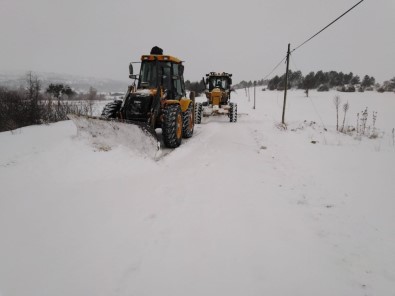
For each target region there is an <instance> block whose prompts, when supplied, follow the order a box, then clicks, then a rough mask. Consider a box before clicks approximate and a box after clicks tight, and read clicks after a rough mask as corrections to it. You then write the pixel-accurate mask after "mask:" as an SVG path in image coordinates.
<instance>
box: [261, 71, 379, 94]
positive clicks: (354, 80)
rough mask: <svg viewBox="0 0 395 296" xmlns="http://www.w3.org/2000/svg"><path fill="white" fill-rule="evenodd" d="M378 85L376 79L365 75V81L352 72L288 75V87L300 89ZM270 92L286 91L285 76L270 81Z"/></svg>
mask: <svg viewBox="0 0 395 296" xmlns="http://www.w3.org/2000/svg"><path fill="white" fill-rule="evenodd" d="M375 83H376V79H375V78H374V77H370V76H369V75H365V76H364V77H363V79H362V80H361V78H360V77H359V76H358V75H354V74H353V73H352V72H350V73H348V74H344V73H343V72H336V71H330V72H323V71H318V72H310V73H309V74H307V75H306V76H303V75H302V72H301V71H295V72H293V71H291V70H290V71H289V74H288V87H289V88H299V89H319V88H321V89H323V90H325V89H329V88H333V87H342V86H346V85H354V86H355V85H358V86H361V87H363V88H369V87H373V86H374V85H375ZM267 87H268V89H269V90H275V89H280V90H282V89H284V87H285V74H283V75H282V76H281V77H279V76H277V75H276V76H274V77H273V78H272V79H270V80H269V82H268V85H267Z"/></svg>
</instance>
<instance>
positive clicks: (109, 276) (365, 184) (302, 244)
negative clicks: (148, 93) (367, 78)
mask: <svg viewBox="0 0 395 296" xmlns="http://www.w3.org/2000/svg"><path fill="white" fill-rule="evenodd" d="M251 93H253V92H251ZM337 94H338V95H340V96H341V99H342V102H343V103H345V102H347V101H348V102H349V104H350V110H349V111H348V114H347V117H346V120H345V126H348V125H352V126H354V127H355V126H356V123H357V113H359V119H360V118H361V114H362V111H364V110H365V108H366V107H368V114H369V115H368V118H367V122H366V126H365V127H364V130H363V132H362V130H361V128H362V126H360V125H358V132H357V131H352V128H350V134H344V133H339V132H336V111H335V108H334V105H333V97H334V96H335V95H337ZM233 97H234V98H235V102H237V103H238V111H239V113H241V115H240V116H239V118H238V122H237V123H229V122H228V118H226V117H222V118H221V117H212V118H209V119H204V120H203V123H202V124H201V125H198V126H196V127H195V134H194V136H193V137H192V138H191V139H189V140H188V141H184V142H183V144H182V146H181V147H179V148H177V149H176V150H167V149H166V150H164V151H163V154H164V156H163V157H161V158H160V159H158V160H153V159H152V158H149V157H145V156H142V155H141V154H140V153H138V152H136V151H133V150H131V149H128V148H127V147H124V146H122V145H117V144H114V145H109V148H108V149H100V148H98V147H97V146H92V145H90V144H89V143H87V142H86V141H81V140H80V139H79V138H78V137H76V128H75V126H74V125H73V123H72V122H71V121H67V122H60V123H57V124H51V125H48V126H32V127H26V128H23V129H20V130H17V131H14V132H13V133H10V132H5V133H0V184H1V187H0V188H1V189H0V295H1V296H20V295H29V296H43V295H51V296H53V295H57V296H70V295H73V296H86V295H95V296H100V295H103V296H109V295H125V296H126V295H127V296H130V295H139V296H140V295H149V296H152V295H169V296H170V295H171V296H178V295H179V296H185V295H188V296H193V295H196V296H198V295H199V296H201V295H206V296H207V295H212V296H218V295H226V296H231V295H234V296H236V295H237V296H239V295H257V296H258V295H271V296H275V295H278V296H280V295H281V296H284V295H303V296H306V295H311V296H316V295H321V296H322V295H327V296H332V295H347V296H349V295H383V296H384V295H394V291H395V290H394V287H395V252H394V250H395V215H394V209H395V199H394V196H395V195H394V193H395V182H394V176H395V144H394V136H393V132H392V131H393V128H394V127H395V117H394V114H393V112H394V110H395V95H394V94H393V93H391V94H389V93H385V94H378V93H376V92H365V93H352V94H342V93H337V92H334V91H333V92H326V93H317V92H313V91H312V92H311V93H310V98H306V97H305V95H304V94H303V92H302V91H290V92H289V97H288V101H287V110H286V122H287V129H282V128H281V127H280V125H279V122H280V120H281V112H282V100H283V93H282V92H268V91H266V92H263V91H261V90H260V89H257V101H256V109H255V110H253V109H252V103H253V102H252V98H251V100H250V101H249V100H248V99H247V98H246V96H245V92H244V90H238V93H236V94H234V95H233ZM373 111H377V112H378V113H377V118H376V122H375V123H374V124H373V121H372V119H373V116H372V114H373V113H372V112H373ZM342 116H343V113H342V112H341V113H340V118H339V121H340V123H339V125H340V126H341V125H342V123H343V117H342ZM359 123H360V121H359ZM120 144H122V143H120Z"/></svg>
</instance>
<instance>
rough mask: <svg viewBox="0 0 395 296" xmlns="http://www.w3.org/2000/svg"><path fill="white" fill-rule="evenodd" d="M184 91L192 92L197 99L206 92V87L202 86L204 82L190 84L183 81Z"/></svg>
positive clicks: (187, 81)
mask: <svg viewBox="0 0 395 296" xmlns="http://www.w3.org/2000/svg"><path fill="white" fill-rule="evenodd" d="M185 89H186V90H189V91H194V92H195V95H196V96H197V97H198V96H200V95H201V94H202V93H204V92H205V90H206V85H205V84H204V80H203V79H202V80H200V81H196V82H191V81H189V80H186V81H185Z"/></svg>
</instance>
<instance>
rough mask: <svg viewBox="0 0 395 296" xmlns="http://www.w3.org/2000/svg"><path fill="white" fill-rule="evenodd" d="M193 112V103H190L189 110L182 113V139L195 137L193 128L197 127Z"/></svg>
mask: <svg viewBox="0 0 395 296" xmlns="http://www.w3.org/2000/svg"><path fill="white" fill-rule="evenodd" d="M194 115H195V114H194V110H193V103H190V104H189V106H188V109H187V110H186V111H185V112H183V113H182V137H183V138H190V137H192V135H193V128H194V126H195V116H194Z"/></svg>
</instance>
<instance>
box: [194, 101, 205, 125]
mask: <svg viewBox="0 0 395 296" xmlns="http://www.w3.org/2000/svg"><path fill="white" fill-rule="evenodd" d="M202 116H203V106H202V103H195V123H196V124H201V123H202Z"/></svg>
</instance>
